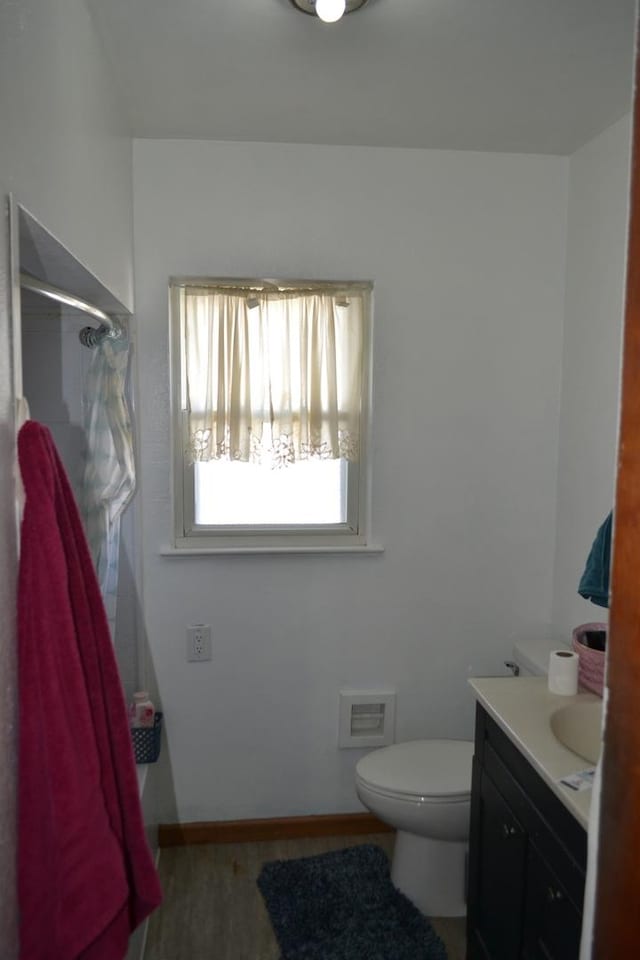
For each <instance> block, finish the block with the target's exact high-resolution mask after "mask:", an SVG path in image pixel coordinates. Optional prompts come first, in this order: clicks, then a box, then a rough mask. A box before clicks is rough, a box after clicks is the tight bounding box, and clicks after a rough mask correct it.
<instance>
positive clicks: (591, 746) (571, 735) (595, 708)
mask: <svg viewBox="0 0 640 960" xmlns="http://www.w3.org/2000/svg"><path fill="white" fill-rule="evenodd" d="M550 723H551V729H552V731H553V733H554V735H555V736H556V738H557V739H558V740H559V741H560V743H562V744H563V745H564V746H565V747H568V749H569V750H572V751H573V752H574V753H577V754H578V756H579V757H582V758H583V759H584V760H588V761H589V763H593V764H596V763H597V762H598V757H599V756H600V748H601V746H602V743H601V738H602V700H600V699H598V700H586V701H585V702H583V703H580V702H578V703H569V704H567V706H566V707H560V708H559V709H558V710H555V711H554V712H553V713H552V714H551V718H550Z"/></svg>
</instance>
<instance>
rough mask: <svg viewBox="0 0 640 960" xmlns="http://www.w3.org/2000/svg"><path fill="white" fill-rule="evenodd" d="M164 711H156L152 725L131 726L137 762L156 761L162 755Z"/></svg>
mask: <svg viewBox="0 0 640 960" xmlns="http://www.w3.org/2000/svg"><path fill="white" fill-rule="evenodd" d="M161 734H162V713H160V712H158V713H156V715H155V717H154V720H153V726H152V727H131V739H132V740H133V753H134V755H135V758H136V763H155V762H156V760H157V759H158V757H159V756H160V739H161Z"/></svg>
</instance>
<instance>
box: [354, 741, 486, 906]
mask: <svg viewBox="0 0 640 960" xmlns="http://www.w3.org/2000/svg"><path fill="white" fill-rule="evenodd" d="M472 757H473V743H471V742H470V741H467V740H412V741H409V742H408V743H396V744H394V745H393V746H391V747H383V748H382V749H380V750H374V751H373V752H372V753H369V754H367V756H365V757H363V758H362V759H361V760H359V761H358V763H357V765H356V790H357V793H358V796H359V797H360V800H361V801H362V803H363V804H364V805H365V807H367V808H368V809H369V810H370V811H371V812H372V813H374V814H375V815H376V816H377V817H378V818H379V819H380V820H382V821H383V822H384V823H387V824H389V826H392V827H395V829H396V831H397V833H396V841H395V848H394V853H393V862H392V865H391V879H392V880H393V882H394V884H395V885H396V887H397V888H398V889H399V890H400V891H401V892H402V893H404V894H405V896H407V897H408V898H409V899H410V900H411V901H412V902H413V903H414V904H415V906H416V907H417V908H418V909H419V910H421V911H422V913H424V914H426V915H427V916H433V917H460V916H464V914H465V913H466V897H465V893H466V859H467V846H468V837H469V815H470V808H471V761H472Z"/></svg>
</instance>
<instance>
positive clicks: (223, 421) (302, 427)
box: [171, 279, 371, 549]
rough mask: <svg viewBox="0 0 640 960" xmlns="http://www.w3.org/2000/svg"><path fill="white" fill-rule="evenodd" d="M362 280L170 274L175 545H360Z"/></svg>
mask: <svg viewBox="0 0 640 960" xmlns="http://www.w3.org/2000/svg"><path fill="white" fill-rule="evenodd" d="M370 301H371V284H369V283H309V282H300V283H288V282H287V283H280V282H277V283H276V282H263V281H239V280H224V281H217V280H189V279H187V280H174V281H172V282H171V351H172V359H171V364H172V376H173V384H174V387H173V404H174V418H173V431H174V446H175V469H174V481H175V482H174V488H175V494H176V504H175V507H176V509H175V515H176V525H175V545H176V547H178V548H180V547H182V548H190V547H195V548H199V547H202V548H208V547H211V548H227V547H247V548H261V547H262V548H264V547H267V548H272V547H282V548H289V549H290V548H292V547H294V546H298V547H303V548H307V547H311V548H313V547H321V546H330V547H334V546H347V545H362V544H364V543H366V536H365V534H366V531H365V523H364V517H365V514H366V501H367V496H366V494H367V471H366V469H365V465H366V440H367V424H368V393H369V385H370V309H371V303H370Z"/></svg>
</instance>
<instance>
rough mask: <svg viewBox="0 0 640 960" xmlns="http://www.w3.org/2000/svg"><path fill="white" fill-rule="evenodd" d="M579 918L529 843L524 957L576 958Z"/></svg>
mask: <svg viewBox="0 0 640 960" xmlns="http://www.w3.org/2000/svg"><path fill="white" fill-rule="evenodd" d="M581 927H582V919H581V916H580V912H579V911H578V909H577V907H576V906H575V905H574V904H573V903H572V902H571V900H570V899H569V896H568V894H567V891H566V889H565V887H563V885H562V883H561V882H560V881H559V880H558V877H557V874H556V873H555V872H554V871H553V870H552V868H551V867H550V866H549V864H548V863H547V862H546V860H545V859H544V858H543V857H542V856H541V854H540V853H539V851H538V850H537V849H536V846H535V843H533V842H530V843H529V849H528V855H527V902H526V910H525V922H524V949H523V953H522V958H523V960H578V957H579V954H580V931H581Z"/></svg>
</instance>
